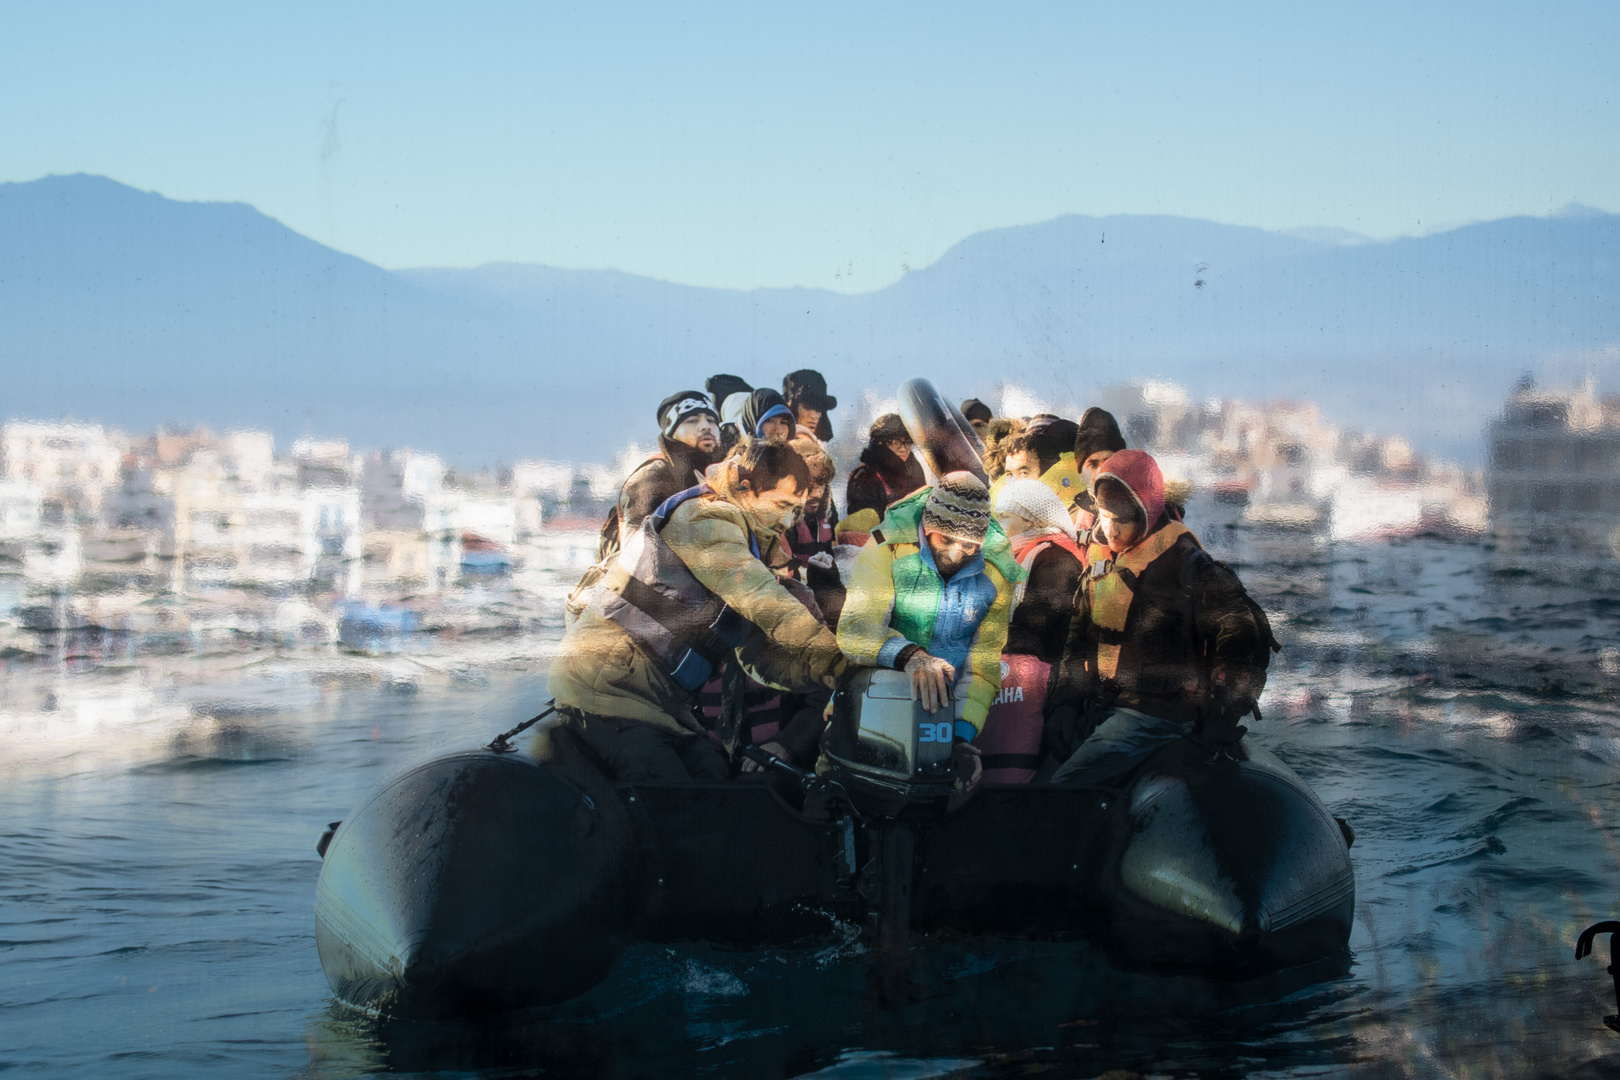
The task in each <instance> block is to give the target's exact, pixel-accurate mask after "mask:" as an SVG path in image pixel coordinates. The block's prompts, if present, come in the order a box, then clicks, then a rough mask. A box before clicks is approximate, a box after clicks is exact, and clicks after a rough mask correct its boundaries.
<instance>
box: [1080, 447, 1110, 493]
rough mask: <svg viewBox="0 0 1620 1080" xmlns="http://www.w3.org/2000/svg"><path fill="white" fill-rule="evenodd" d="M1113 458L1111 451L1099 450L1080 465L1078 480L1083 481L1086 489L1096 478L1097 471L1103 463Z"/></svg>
mask: <svg viewBox="0 0 1620 1080" xmlns="http://www.w3.org/2000/svg"><path fill="white" fill-rule="evenodd" d="M1113 456H1114V452H1113V451H1112V450H1099V451H1097V452H1096V453H1095V454H1092V455H1091V456H1090V457H1088V458H1086V460H1084V461H1082V462H1081V463H1080V479H1082V480H1084V481H1085V484H1086V486H1087V487H1090V486H1091V482H1092V481H1093V480H1095V479H1096V478H1097V470H1098V469H1100V468H1102V467H1103V462H1105V461H1107V460H1108V459H1109V458H1111V457H1113Z"/></svg>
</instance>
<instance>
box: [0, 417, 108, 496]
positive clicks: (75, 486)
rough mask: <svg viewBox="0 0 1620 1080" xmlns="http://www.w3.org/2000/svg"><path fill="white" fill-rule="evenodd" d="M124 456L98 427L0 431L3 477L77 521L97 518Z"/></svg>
mask: <svg viewBox="0 0 1620 1080" xmlns="http://www.w3.org/2000/svg"><path fill="white" fill-rule="evenodd" d="M123 457H124V446H123V440H121V439H115V438H114V437H112V436H111V435H109V434H108V432H107V431H106V430H105V429H104V428H102V427H101V425H99V424H69V423H56V424H45V423H31V422H25V421H20V420H13V421H11V422H10V423H8V424H6V425H5V426H4V427H0V459H3V460H4V468H5V478H6V479H7V480H14V481H25V482H28V483H32V484H37V485H39V488H40V491H41V494H42V496H43V497H44V499H45V500H46V501H47V502H52V501H55V502H59V503H60V504H61V506H62V507H63V509H64V510H65V512H66V513H68V514H70V515H73V516H76V517H94V516H96V515H98V514H100V512H101V503H102V498H103V496H104V495H105V493H106V492H107V490H108V489H109V488H112V487H115V486H116V485H117V484H118V480H119V471H120V465H121V463H122V461H123Z"/></svg>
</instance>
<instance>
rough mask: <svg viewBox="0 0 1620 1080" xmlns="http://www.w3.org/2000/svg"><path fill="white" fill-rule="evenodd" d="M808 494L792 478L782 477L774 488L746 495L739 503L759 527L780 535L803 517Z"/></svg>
mask: <svg viewBox="0 0 1620 1080" xmlns="http://www.w3.org/2000/svg"><path fill="white" fill-rule="evenodd" d="M808 494H809V493H808V492H806V491H805V490H804V489H803V488H800V487H799V486H798V485H797V484H795V483H794V482H793V477H791V476H784V477H783V478H782V479H781V481H780V482H779V483H778V484H777V485H776V486H775V487H774V488H771V489H770V490H769V491H762V492H757V493H753V494H750V495H746V496H744V497H743V499H742V500H741V502H742V505H743V509H745V510H747V511H748V512H749V513H751V514H753V515H754V518H755V520H757V521H758V522H759V523H760V524H761V525H763V526H765V528H767V529H769V530H771V531H772V532H774V533H778V534H780V533H785V532H787V531H788V530H789V529H791V528H793V526H795V525H797V524H798V523H799V519H800V518H801V517H803V516H804V503H805V499H806V497H807V496H808Z"/></svg>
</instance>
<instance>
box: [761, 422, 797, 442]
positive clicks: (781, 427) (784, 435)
mask: <svg viewBox="0 0 1620 1080" xmlns="http://www.w3.org/2000/svg"><path fill="white" fill-rule="evenodd" d="M759 430H760V434H761V436H763V438H764V439H765V441H766V442H787V441H788V440H789V439H791V438H793V422H792V421H791V420H789V419H788V418H787V417H785V416H773V417H771V418H770V419H769V420H767V421H765V425H764V426H763V427H761V428H760V429H759Z"/></svg>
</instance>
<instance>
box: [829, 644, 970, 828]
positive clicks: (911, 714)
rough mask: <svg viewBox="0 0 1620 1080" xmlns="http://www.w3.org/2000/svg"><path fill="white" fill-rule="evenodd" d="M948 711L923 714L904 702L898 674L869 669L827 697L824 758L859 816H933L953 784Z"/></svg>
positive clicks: (907, 684) (957, 711)
mask: <svg viewBox="0 0 1620 1080" xmlns="http://www.w3.org/2000/svg"><path fill="white" fill-rule="evenodd" d="M961 710H962V704H961V702H960V701H958V702H957V703H956V704H955V705H954V707H953V708H952V709H950V710H944V709H941V710H940V711H939V712H937V713H929V712H927V711H925V710H924V709H923V707H922V705H921V704H920V703H919V702H914V701H912V700H911V680H910V678H909V677H907V675H906V674H905V673H904V672H901V671H887V670H884V669H882V668H869V669H867V670H865V671H862V672H861V673H860V674H859V675H857V676H856V677H855V678H853V679H851V680H850V681H849V682H848V683H847V684H846V685H845V686H844V687H843V688H842V689H840V690H839V691H838V693H837V694H836V695H835V696H834V697H833V715H832V724H831V727H830V729H829V731H828V732H827V760H828V761H829V763H830V764H831V765H832V768H833V773H834V775H835V777H836V778H837V780H838V781H839V782H840V783H842V784H843V785H844V787H845V789H846V790H847V791H848V792H849V796H850V799H851V800H852V801H853V802H854V803H855V805H856V807H857V808H859V809H860V811H861V812H862V813H863V814H867V815H869V816H874V817H883V818H906V819H908V820H912V819H919V818H932V817H937V816H939V815H941V814H942V813H943V812H944V810H945V804H946V802H947V801H948V800H949V799H950V797H951V792H952V791H953V790H954V788H955V784H956V769H955V765H954V763H953V761H952V758H951V733H952V729H953V721H954V720H956V719H957V718H958V717H959V716H960V715H961Z"/></svg>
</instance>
